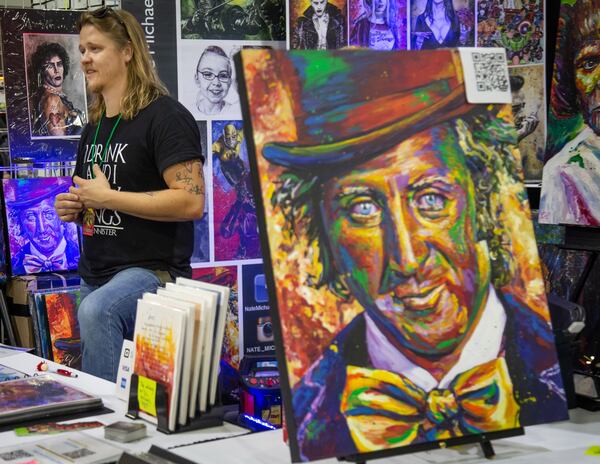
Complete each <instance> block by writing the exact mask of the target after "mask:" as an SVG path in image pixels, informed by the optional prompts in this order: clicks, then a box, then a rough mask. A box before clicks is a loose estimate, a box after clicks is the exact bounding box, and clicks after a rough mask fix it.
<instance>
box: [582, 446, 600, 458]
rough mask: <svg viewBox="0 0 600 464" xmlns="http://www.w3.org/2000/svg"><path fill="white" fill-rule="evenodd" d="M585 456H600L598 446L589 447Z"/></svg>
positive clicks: (599, 447)
mask: <svg viewBox="0 0 600 464" xmlns="http://www.w3.org/2000/svg"><path fill="white" fill-rule="evenodd" d="M585 454H587V455H588V456H600V446H590V447H589V448H588V449H587V450H586V452H585Z"/></svg>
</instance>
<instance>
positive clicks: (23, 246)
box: [2, 177, 79, 275]
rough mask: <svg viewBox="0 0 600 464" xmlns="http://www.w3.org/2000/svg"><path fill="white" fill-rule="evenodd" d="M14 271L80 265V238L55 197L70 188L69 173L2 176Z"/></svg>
mask: <svg viewBox="0 0 600 464" xmlns="http://www.w3.org/2000/svg"><path fill="white" fill-rule="evenodd" d="M2 185H3V187H4V201H5V204H6V216H7V225H8V241H9V249H10V258H11V269H12V275H24V274H39V273H43V272H56V271H67V270H74V269H77V263H78V262H79V241H78V240H79V238H78V235H77V226H76V225H75V224H74V223H64V222H61V220H60V219H59V218H58V215H57V214H56V210H55V209H54V199H55V198H56V195H58V194H59V193H63V192H67V191H68V190H69V187H70V186H71V185H72V182H71V178H70V177H46V178H29V179H3V180H2Z"/></svg>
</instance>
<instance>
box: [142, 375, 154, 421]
mask: <svg viewBox="0 0 600 464" xmlns="http://www.w3.org/2000/svg"><path fill="white" fill-rule="evenodd" d="M138 404H139V406H140V411H144V412H146V413H148V414H150V415H151V416H154V417H156V381H154V380H152V379H148V378H146V377H143V376H141V375H140V376H139V377H138Z"/></svg>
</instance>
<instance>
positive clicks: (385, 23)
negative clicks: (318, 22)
mask: <svg viewBox="0 0 600 464" xmlns="http://www.w3.org/2000/svg"><path fill="white" fill-rule="evenodd" d="M348 8H349V15H350V33H349V37H350V41H349V42H350V43H349V44H350V45H354V46H357V47H366V48H371V49H374V50H406V48H407V45H406V0H349V2H348Z"/></svg>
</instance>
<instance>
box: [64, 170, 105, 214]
mask: <svg viewBox="0 0 600 464" xmlns="http://www.w3.org/2000/svg"><path fill="white" fill-rule="evenodd" d="M92 169H93V170H94V176H95V178H94V179H82V178H81V177H79V176H75V177H74V178H73V183H74V184H75V185H77V188H75V187H71V188H70V189H69V191H70V192H71V193H73V194H75V195H77V196H78V197H79V201H81V203H83V206H85V207H86V208H93V209H102V208H105V207H106V206H105V202H106V200H107V197H108V195H109V193H110V190H111V188H110V184H109V183H108V179H107V178H106V176H105V175H104V173H103V172H102V169H101V168H100V166H98V165H97V164H94V166H93V168H92Z"/></svg>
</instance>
